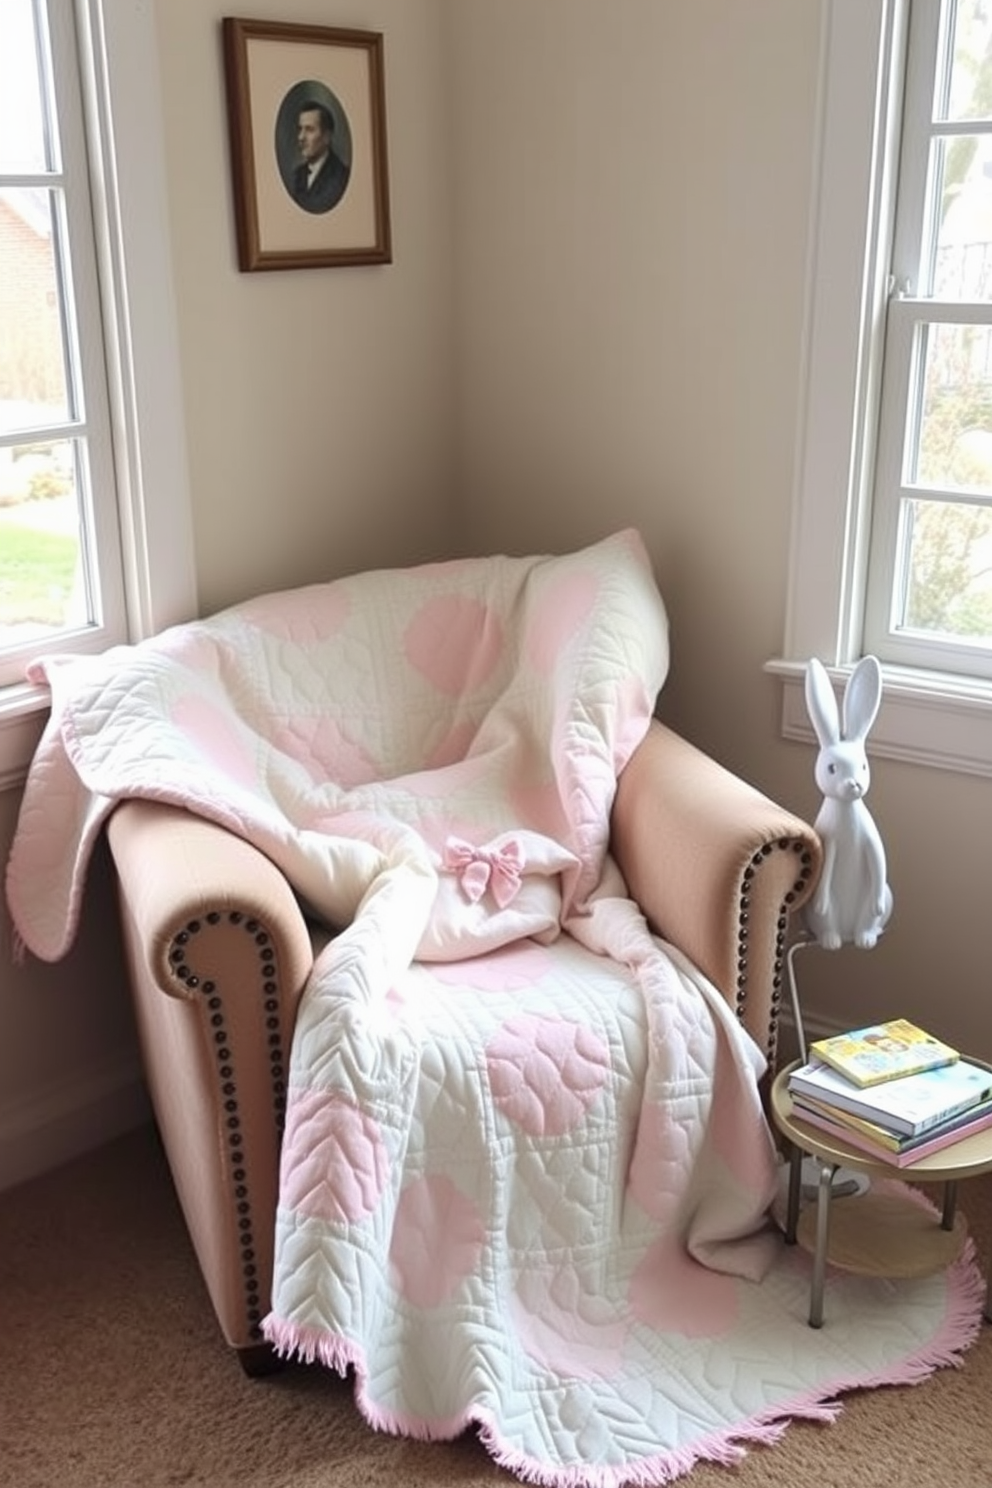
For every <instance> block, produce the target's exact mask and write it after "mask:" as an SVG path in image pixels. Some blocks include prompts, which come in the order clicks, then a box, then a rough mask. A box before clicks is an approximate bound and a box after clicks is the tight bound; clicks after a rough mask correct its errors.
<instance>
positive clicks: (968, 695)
mask: <svg viewBox="0 0 992 1488" xmlns="http://www.w3.org/2000/svg"><path fill="white" fill-rule="evenodd" d="M827 670H828V672H829V674H830V677H831V679H832V680H833V682H834V685H835V686H837V687H843V683H844V681H845V679H846V678H847V677H848V676H849V675H850V672H851V670H852V669H851V667H842V666H839V667H828V668H827ZM765 671H766V672H770V673H771V674H772V675H773V676H776V677H780V678H781V679H782V735H783V737H784V738H786V739H796V740H800V741H801V742H803V743H810V742H813V743H815V736H814V734H813V729H812V727H811V725H810V722H809V715H808V714H807V711H806V698H805V692H804V687H805V677H806V666H805V663H804V662H798V661H782V660H778V659H776V660H772V661H769V662H767V663H766V665H765ZM882 678H883V693H882V706H881V708H880V709H879V714H878V718H877V719H876V720H875V723H874V724H873V725H872V730H871V734H870V735H869V739H868V747H869V752H870V753H871V754H873V755H878V756H879V757H881V758H884V759H897V760H904V761H907V762H908V763H910V764H917V765H929V766H933V767H936V768H937V769H941V770H956V771H958V772H959V773H961V774H964V775H985V776H992V683H989V682H980V681H974V680H972V679H971V678H968V677H958V676H954V675H952V674H948V673H942V672H921V671H914V670H911V669H909V668H905V667H895V666H883V667H882Z"/></svg>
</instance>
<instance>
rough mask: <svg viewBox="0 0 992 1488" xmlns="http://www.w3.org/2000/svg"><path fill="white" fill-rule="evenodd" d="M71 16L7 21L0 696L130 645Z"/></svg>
mask: <svg viewBox="0 0 992 1488" xmlns="http://www.w3.org/2000/svg"><path fill="white" fill-rule="evenodd" d="M73 19H74V18H73V14H72V11H71V9H69V8H68V7H66V6H62V7H57V6H53V7H52V11H51V16H50V17H49V14H48V10H47V7H46V6H44V5H38V6H35V4H34V0H5V3H4V6H3V10H2V11H0V685H2V684H3V683H9V682H11V681H14V680H17V679H18V678H20V676H21V675H22V673H23V669H24V664H25V661H27V660H28V659H29V658H30V657H31V656H32V655H34V654H35V653H36V652H37V651H38V650H39V648H41V647H42V646H53V645H58V646H59V647H60V648H68V647H71V646H77V645H82V646H86V647H87V649H98V648H102V647H104V646H106V645H107V644H108V643H109V642H111V641H114V640H122V639H124V638H125V637H126V624H125V614H124V597H123V596H124V584H123V568H122V558H121V542H120V523H119V521H118V515H117V501H116V487H115V476H114V464H113V451H112V444H111V438H110V409H109V405H108V401H107V373H106V356H105V353H104V345H103V330H102V325H101V320H100V313H99V307H100V301H99V294H98V281H97V271H96V257H95V244H94V234H93V222H92V214H91V211H90V196H89V174H88V165H87V160H86V155H85V151H84V148H83V146H84V142H85V139H86V133H85V128H84V119H83V100H82V96H81V93H80V88H79V70H78V68H77V66H76V60H75V59H76V49H75V36H74V31H73V29H72V28H73ZM49 21H51V25H49Z"/></svg>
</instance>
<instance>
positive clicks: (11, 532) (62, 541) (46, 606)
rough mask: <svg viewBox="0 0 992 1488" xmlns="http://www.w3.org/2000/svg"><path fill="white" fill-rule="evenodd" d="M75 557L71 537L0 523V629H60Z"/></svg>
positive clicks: (76, 551) (70, 584)
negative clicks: (46, 626) (39, 626)
mask: <svg viewBox="0 0 992 1488" xmlns="http://www.w3.org/2000/svg"><path fill="white" fill-rule="evenodd" d="M77 554H78V543H77V541H76V538H75V537H74V536H72V535H65V534H62V533H58V532H39V531H37V530H35V529H34V528H32V527H21V526H18V525H17V523H16V522H13V521H9V520H8V521H4V522H2V523H0V627H6V626H8V625H24V624H33V625H61V624H62V622H63V619H64V615H65V605H66V600H67V598H68V596H69V594H70V593H71V590H72V584H73V579H74V577H75V572H76V558H77Z"/></svg>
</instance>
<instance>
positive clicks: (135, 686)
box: [7, 531, 776, 1483]
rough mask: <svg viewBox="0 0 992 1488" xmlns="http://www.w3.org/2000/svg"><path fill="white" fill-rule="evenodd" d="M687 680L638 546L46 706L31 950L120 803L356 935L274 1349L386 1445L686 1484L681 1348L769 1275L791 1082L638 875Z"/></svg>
mask: <svg viewBox="0 0 992 1488" xmlns="http://www.w3.org/2000/svg"><path fill="white" fill-rule="evenodd" d="M667 664H668V649H667V627H666V619H665V611H664V607H663V604H662V601H661V599H660V596H659V594H658V591H657V588H656V586H655V583H654V580H653V577H652V575H651V570H650V565H649V563H648V560H647V556H646V554H645V551H644V549H643V546H642V544H641V541H640V539H639V537H638V536H637V534H636V533H634V532H630V531H627V532H622V533H619V534H617V535H615V536H614V537H611V538H608V539H606V540H605V541H603V542H601V543H598V544H595V545H593V546H592V547H589V548H586V549H584V550H582V551H580V552H578V553H574V554H570V555H566V556H564V557H536V558H508V557H501V558H487V559H473V560H467V561H464V562H454V563H447V564H439V565H430V566H426V567H422V568H415V569H409V570H401V571H393V572H381V573H371V574H364V575H360V576H357V577H353V578H346V579H342V580H338V581H336V582H333V583H329V584H326V585H317V586H314V587H311V588H307V589H302V590H295V591H291V592H289V593H284V594H279V595H271V596H267V597H265V598H262V599H259V600H255V601H252V602H249V603H246V604H242V605H238V606H236V607H234V608H232V609H230V610H228V611H225V612H224V613H222V614H220V615H218V616H216V617H214V618H212V619H209V620H205V621H200V622H196V623H192V624H189V625H185V626H180V627H177V628H175V629H173V630H171V631H168V632H166V633H165V634H164V635H162V636H160V637H158V638H157V639H155V640H152V641H149V642H145V643H142V644H140V645H138V646H134V647H124V648H119V649H117V650H114V651H111V652H108V653H106V654H105V655H104V656H101V657H96V658H92V659H80V658H74V659H62V660H57V661H49V662H46V663H44V664H43V665H40V666H39V667H38V668H37V672H36V675H38V676H42V677H45V678H47V680H48V681H49V683H50V685H51V688H52V697H53V706H52V715H51V720H50V723H49V726H48V728H47V730H46V733H45V737H44V739H43V741H42V743H41V745H40V747H39V750H38V753H37V757H36V760H35V763H34V766H33V768H32V771H31V775H30V779H29V781H28V785H27V789H26V793H25V798H24V805H23V809H22V813H21V818H20V823H19V827H18V832H17V835H16V839H15V842H14V847H13V851H12V854H11V858H10V862H9V866H8V878H7V894H8V901H9V905H10V908H11V911H12V914H13V916H14V920H15V924H16V926H17V929H18V931H19V934H20V935H21V937H22V938H23V942H24V944H25V945H26V946H27V947H28V948H29V949H30V950H32V951H33V952H35V953H36V954H38V955H39V956H42V957H46V958H49V959H53V958H56V957H58V956H61V955H62V954H63V953H64V952H65V950H66V949H67V947H68V945H69V944H70V942H71V940H72V936H73V933H74V930H75V925H76V920H77V917H78V912H79V902H80V895H81V892H82V885H83V880H84V876H85V872H86V866H87V862H88V858H89V854H90V851H91V848H92V844H93V841H94V838H95V836H96V834H97V832H98V831H99V829H100V826H101V824H102V822H103V820H104V818H105V817H106V815H107V813H108V812H109V811H110V810H111V809H112V807H113V804H114V803H115V802H116V801H117V800H119V799H120V798H122V797H125V796H142V797H148V798H154V799H157V800H162V801H167V802H171V803H174V804H176V805H179V806H182V807H185V808H187V809H189V810H191V811H193V812H196V813H199V814H201V815H203V816H205V817H208V818H211V819H213V820H215V821H218V822H221V823H222V824H224V825H225V826H226V827H228V828H229V829H230V830H232V831H234V832H237V833H239V834H241V835H243V836H245V837H247V838H249V839H250V840H251V841H253V842H255V843H256V844H258V846H259V847H260V848H261V849H262V850H263V851H264V852H265V853H266V854H267V855H268V856H269V857H270V858H272V859H273V860H274V861H275V862H276V863H277V864H278V865H279V867H280V868H281V869H282V870H283V871H284V872H285V873H286V875H287V877H288V878H289V880H290V882H291V883H292V884H293V885H294V887H295V890H296V892H297V893H298V895H299V896H300V898H301V900H302V901H303V902H304V903H305V905H306V906H307V908H308V910H309V912H310V913H311V914H313V915H315V916H317V917H319V918H321V919H322V920H324V921H325V922H326V923H327V924H328V925H329V926H330V927H332V928H333V930H334V932H335V933H334V934H333V936H332V937H331V939H330V940H329V942H328V945H327V947H326V949H325V950H324V951H323V952H322V954H321V955H320V956H319V957H318V959H317V961H316V963H315V966H314V970H313V973H312V976H311V979H310V983H309V985H308V987H307V989H306V992H305V993H304V997H303V1000H302V1004H301V1008H300V1013H299V1018H298V1023H297V1027H296V1031H295V1036H294V1042H293V1049H292V1061H291V1076H290V1092H289V1101H288V1109H287V1119H286V1131H285V1140H284V1144H283V1157H282V1168H281V1175H280V1204H279V1213H278V1220H277V1255H276V1269H275V1279H274V1286H273V1294H272V1310H271V1313H270V1315H269V1316H268V1318H267V1320H266V1322H265V1331H266V1334H267V1336H268V1337H269V1338H270V1339H271V1340H272V1341H273V1342H274V1343H275V1344H276V1345H277V1346H278V1347H279V1348H280V1349H281V1350H284V1351H286V1352H287V1353H291V1354H297V1355H300V1356H302V1357H305V1358H307V1359H315V1358H319V1359H320V1360H323V1361H324V1362H325V1363H326V1364H328V1365H330V1366H332V1367H334V1368H336V1369H338V1370H341V1371H345V1370H348V1369H353V1370H354V1373H355V1376H356V1391H357V1398H358V1402H359V1405H360V1407H361V1409H362V1410H363V1411H364V1412H365V1414H366V1416H367V1417H368V1419H369V1420H370V1421H371V1422H372V1423H373V1424H375V1425H377V1426H380V1427H385V1428H387V1429H390V1430H394V1431H398V1432H407V1433H410V1434H414V1435H420V1436H435V1437H444V1436H451V1435H454V1434H456V1433H458V1432H459V1431H460V1430H462V1429H463V1428H464V1427H465V1426H466V1425H468V1424H471V1423H474V1424H476V1425H477V1426H478V1427H479V1428H480V1430H481V1431H482V1434H483V1437H484V1439H485V1440H486V1442H487V1444H488V1445H489V1447H490V1449H491V1450H492V1451H493V1453H494V1454H495V1455H496V1456H497V1458H498V1459H499V1460H500V1461H502V1462H503V1463H505V1464H506V1465H508V1466H510V1467H511V1468H513V1469H515V1470H516V1471H518V1472H519V1473H520V1474H521V1475H523V1476H526V1477H531V1478H533V1479H535V1480H538V1481H544V1482H555V1483H557V1482H560V1483H569V1482H597V1483H621V1482H625V1481H641V1482H648V1481H665V1480H667V1471H666V1470H665V1469H664V1467H663V1465H659V1464H663V1463H664V1462H665V1461H668V1462H669V1463H670V1462H671V1460H673V1458H672V1456H671V1454H675V1456H676V1457H679V1458H680V1460H681V1461H682V1462H683V1464H685V1463H687V1462H691V1460H692V1457H693V1453H694V1450H695V1448H693V1447H692V1446H691V1444H690V1443H689V1442H688V1441H687V1440H686V1439H685V1438H684V1436H682V1435H680V1433H682V1432H684V1430H685V1428H684V1426H683V1425H681V1424H676V1422H677V1419H678V1421H682V1420H684V1417H685V1415H686V1414H688V1416H689V1417H690V1418H692V1416H693V1413H694V1410H693V1408H692V1407H691V1404H690V1408H689V1409H688V1412H687V1413H686V1412H685V1411H683V1412H681V1413H680V1414H679V1415H678V1417H677V1415H676V1413H675V1412H674V1411H673V1410H671V1409H670V1408H669V1405H668V1403H667V1401H666V1399H665V1397H664V1396H663V1395H662V1394H660V1393H659V1391H658V1389H657V1387H656V1386H657V1375H658V1367H659V1366H658V1358H657V1347H656V1345H657V1337H658V1330H659V1329H661V1328H670V1329H674V1330H675V1333H676V1335H681V1336H684V1337H686V1338H689V1337H692V1336H694V1335H696V1334H699V1333H706V1332H707V1331H714V1330H715V1331H717V1332H719V1330H720V1327H722V1326H723V1321H724V1320H723V1318H722V1314H723V1313H724V1312H725V1313H726V1314H727V1315H728V1316H729V1315H731V1314H732V1313H734V1311H735V1310H736V1309H737V1308H738V1307H739V1305H740V1303H739V1288H738V1286H737V1283H736V1282H735V1281H734V1280H733V1278H735V1277H737V1278H739V1277H747V1278H751V1279H754V1280H757V1279H758V1278H760V1277H761V1276H762V1275H763V1274H764V1272H765V1270H766V1268H767V1266H768V1265H769V1264H770V1261H771V1257H772V1253H773V1249H774V1241H773V1239H772V1237H771V1234H770V1233H769V1231H768V1230H767V1228H766V1220H765V1215H766V1211H767V1209H768V1206H769V1204H770V1201H771V1199H772V1197H773V1194H774V1191H775V1182H776V1169H775V1162H774V1153H773V1147H772V1143H771V1139H770V1136H769V1133H768V1130H767V1127H766V1125H765V1122H764V1119H763V1117H762V1113H761V1108H760V1103H759V1100H758V1095H757V1079H758V1077H759V1075H760V1073H761V1071H762V1060H761V1056H760V1055H759V1053H758V1051H757V1050H756V1048H755V1047H754V1046H753V1045H752V1044H751V1042H750V1041H749V1040H748V1039H747V1037H746V1035H745V1034H744V1033H743V1032H742V1031H741V1030H740V1028H739V1027H738V1025H737V1023H736V1020H735V1019H734V1018H733V1017H732V1015H731V1014H730V1012H729V1010H728V1009H727V1007H726V1006H725V1004H724V1002H723V1000H722V999H721V998H720V996H719V995H718V994H717V993H716V991H715V990H714V989H713V988H712V987H710V986H709V985H708V984H707V983H706V982H705V980H704V979H703V978H702V977H701V976H700V975H699V974H698V973H697V972H696V971H695V970H694V969H693V968H692V967H691V966H689V965H687V964H686V963H685V962H684V961H682V960H681V959H680V958H679V956H678V955H677V954H676V953H675V952H674V951H672V950H671V949H670V948H667V947H665V946H664V945H662V944H661V943H660V942H659V941H657V940H656V939H655V938H654V937H653V936H652V935H651V934H650V933H649V931H648V928H647V926H646V924H645V922H644V920H643V918H642V916H641V914H640V913H639V911H638V909H637V907H636V905H635V904H634V903H633V902H632V901H631V900H630V899H629V897H628V896H627V892H626V889H625V886H624V884H623V882H622V880H621V878H620V875H619V872H618V870H617V868H616V866H615V865H614V863H613V862H612V860H611V858H610V856H609V853H608V841H609V820H610V810H611V806H612V803H613V799H614V794H615V789H616V780H617V776H618V774H619V772H620V771H621V770H622V768H623V766H624V764H625V763H626V761H627V759H628V758H629V757H630V754H631V753H632V751H633V750H634V748H635V747H636V745H637V743H638V742H639V740H640V739H641V738H642V737H643V735H644V733H645V731H646V729H647V727H648V724H649V722H650V719H651V715H652V710H653V706H654V702H655V698H656V695H657V693H658V690H659V688H660V687H661V685H662V682H663V680H664V677H665V673H666V669H667ZM658 871H659V873H663V872H665V871H666V867H665V855H664V843H659V844H658ZM673 871H677V870H673ZM704 1278H705V1285H703V1279H704ZM685 1388H686V1392H687V1399H690V1400H691V1398H694V1396H693V1390H694V1388H695V1387H693V1386H690V1385H689V1384H688V1383H687V1384H686V1387H685ZM700 1398H702V1397H700ZM683 1404H685V1402H683ZM699 1429H700V1431H701V1432H702V1434H703V1435H704V1436H705V1434H706V1430H707V1427H706V1423H705V1421H703V1422H702V1425H701V1426H700V1427H699ZM699 1450H700V1451H702V1450H706V1452H707V1455H712V1454H713V1450H714V1448H713V1441H712V1440H710V1441H709V1443H708V1446H707V1447H706V1448H705V1449H704V1448H703V1447H700V1448H699ZM652 1462H653V1463H655V1467H654V1468H652V1467H651V1466H650V1463H652Z"/></svg>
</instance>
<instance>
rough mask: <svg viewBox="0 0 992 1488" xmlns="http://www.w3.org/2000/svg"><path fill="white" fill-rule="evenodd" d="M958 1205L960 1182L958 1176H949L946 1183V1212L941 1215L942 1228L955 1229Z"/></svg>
mask: <svg viewBox="0 0 992 1488" xmlns="http://www.w3.org/2000/svg"><path fill="white" fill-rule="evenodd" d="M957 1205H958V1182H957V1179H956V1178H948V1180H947V1182H946V1183H945V1184H944V1212H943V1214H942V1215H941V1217H940V1224H941V1228H942V1229H945V1230H953V1228H954V1213H955V1210H956V1209H957Z"/></svg>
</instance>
